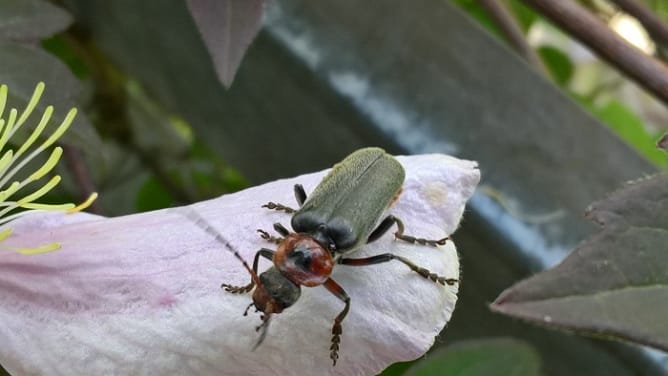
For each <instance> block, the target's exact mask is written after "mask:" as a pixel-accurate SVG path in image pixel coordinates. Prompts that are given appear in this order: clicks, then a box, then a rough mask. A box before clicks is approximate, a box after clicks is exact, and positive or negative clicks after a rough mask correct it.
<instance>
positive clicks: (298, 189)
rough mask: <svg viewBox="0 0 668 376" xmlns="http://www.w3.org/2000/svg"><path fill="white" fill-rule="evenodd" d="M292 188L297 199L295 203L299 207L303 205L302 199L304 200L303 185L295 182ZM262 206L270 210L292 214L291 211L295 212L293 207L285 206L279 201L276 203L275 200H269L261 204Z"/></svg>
mask: <svg viewBox="0 0 668 376" xmlns="http://www.w3.org/2000/svg"><path fill="white" fill-rule="evenodd" d="M294 190H295V199H296V200H297V204H299V207H301V206H302V205H304V201H306V191H304V187H303V186H302V185H301V184H295V187H294ZM262 207H263V208H267V209H270V210H278V211H283V212H286V213H288V214H292V213H295V212H297V210H295V209H293V208H291V207H289V206H285V205H283V204H280V203H277V202H271V201H270V202H268V203H266V204H264V205H262Z"/></svg>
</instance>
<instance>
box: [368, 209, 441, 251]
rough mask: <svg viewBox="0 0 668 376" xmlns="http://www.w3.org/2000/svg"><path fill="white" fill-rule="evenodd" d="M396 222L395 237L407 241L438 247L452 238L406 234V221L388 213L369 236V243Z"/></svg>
mask: <svg viewBox="0 0 668 376" xmlns="http://www.w3.org/2000/svg"><path fill="white" fill-rule="evenodd" d="M395 223H396V224H397V231H396V232H395V233H394V237H395V238H397V239H401V240H403V241H405V242H409V243H413V244H415V243H418V244H420V245H430V246H433V247H436V246H437V245H445V243H447V242H448V240H450V238H449V237H445V238H443V239H438V240H432V239H424V238H416V237H414V236H410V235H404V223H403V222H401V220H400V219H399V218H397V217H395V216H393V215H388V216H387V217H385V219H383V220H382V222H380V224H379V225H378V227H376V229H375V230H373V231H372V232H371V234H370V235H369V237H368V238H367V243H371V242H372V241H375V240H377V239H378V238H380V237H381V236H383V235H384V234H385V233H386V232H387V231H388V230H389V229H390V228H391V227H392V225H393V224H395Z"/></svg>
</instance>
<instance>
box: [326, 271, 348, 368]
mask: <svg viewBox="0 0 668 376" xmlns="http://www.w3.org/2000/svg"><path fill="white" fill-rule="evenodd" d="M323 286H325V288H326V289H327V290H329V292H331V293H332V294H334V296H336V297H337V298H339V299H341V300H342V301H343V302H344V303H346V306H345V307H343V311H341V312H340V313H339V314H338V315H337V316H336V318H335V319H334V326H332V346H330V347H329V350H330V353H329V357H330V358H331V359H332V362H333V364H332V366H335V365H336V361H337V360H338V359H339V343H340V342H341V333H343V327H342V326H341V322H342V321H343V319H344V318H345V317H346V315H347V314H348V310H349V309H350V297H349V296H348V294H347V293H346V291H345V290H344V289H343V288H342V287H341V286H339V284H338V283H336V282H334V280H333V279H331V278H329V279H327V280H326V281H325V283H324V284H323Z"/></svg>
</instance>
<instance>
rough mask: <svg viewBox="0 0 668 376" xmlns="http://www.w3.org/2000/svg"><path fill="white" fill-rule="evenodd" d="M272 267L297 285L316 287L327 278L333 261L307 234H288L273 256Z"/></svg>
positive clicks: (320, 245)
mask: <svg viewBox="0 0 668 376" xmlns="http://www.w3.org/2000/svg"><path fill="white" fill-rule="evenodd" d="M274 265H275V266H276V268H277V269H278V270H280V272H281V273H282V274H283V275H285V276H286V277H287V278H288V279H289V280H291V281H292V282H294V283H295V284H297V285H302V286H307V287H313V286H318V285H321V284H323V283H325V281H326V280H327V279H328V278H329V275H330V274H331V273H332V268H334V260H333V259H332V256H331V254H330V253H329V251H328V250H327V249H326V248H325V247H323V245H322V244H320V243H318V242H317V241H315V240H314V239H313V238H312V237H311V236H309V235H307V234H289V235H288V236H287V237H286V238H285V239H284V240H283V241H282V242H281V244H279V246H278V249H277V250H276V253H275V254H274Z"/></svg>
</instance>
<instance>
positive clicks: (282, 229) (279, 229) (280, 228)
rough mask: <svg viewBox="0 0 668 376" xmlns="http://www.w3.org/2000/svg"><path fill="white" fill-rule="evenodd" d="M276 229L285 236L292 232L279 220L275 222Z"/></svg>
mask: <svg viewBox="0 0 668 376" xmlns="http://www.w3.org/2000/svg"><path fill="white" fill-rule="evenodd" d="M274 230H276V232H278V233H279V234H281V235H283V236H288V234H290V231H289V230H288V229H287V228H285V227H284V226H283V225H282V224H280V223H278V222H276V223H274Z"/></svg>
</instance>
